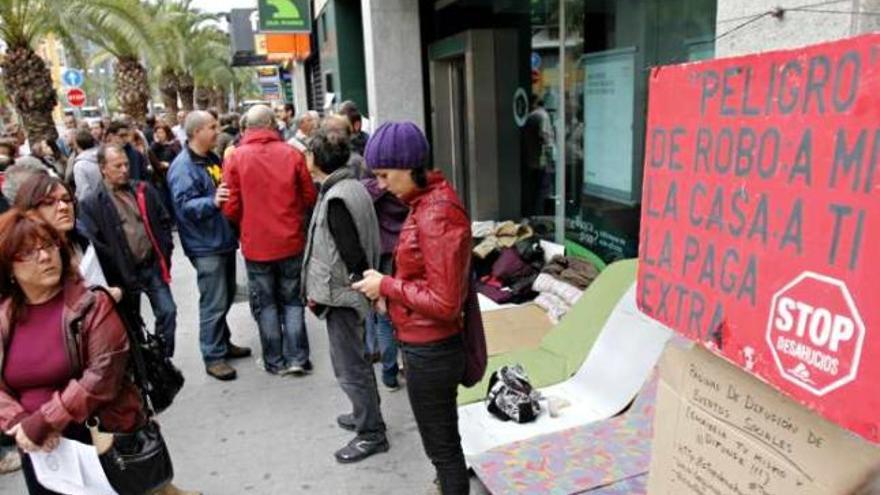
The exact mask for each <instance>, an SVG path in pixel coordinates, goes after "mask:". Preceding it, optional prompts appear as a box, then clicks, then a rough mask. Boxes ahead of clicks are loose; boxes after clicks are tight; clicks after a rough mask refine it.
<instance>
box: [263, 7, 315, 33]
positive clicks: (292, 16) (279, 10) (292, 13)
mask: <svg viewBox="0 0 880 495" xmlns="http://www.w3.org/2000/svg"><path fill="white" fill-rule="evenodd" d="M310 3H311V2H310V1H309V0H259V5H260V30H261V31H266V32H271V33H308V32H310V31H311V30H312V11H311V6H310Z"/></svg>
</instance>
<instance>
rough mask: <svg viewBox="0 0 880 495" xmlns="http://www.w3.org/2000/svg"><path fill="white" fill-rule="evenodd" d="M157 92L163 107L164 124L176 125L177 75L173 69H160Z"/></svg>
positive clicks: (177, 108)
mask: <svg viewBox="0 0 880 495" xmlns="http://www.w3.org/2000/svg"><path fill="white" fill-rule="evenodd" d="M159 92H160V93H162V104H164V105H165V113H166V117H165V120H166V121H167V122H166V123H167V124H168V125H170V126H174V125H176V124H177V112H178V110H179V107H178V106H177V73H176V72H174V69H169V68H167V67H166V68H165V69H162V74H160V75H159Z"/></svg>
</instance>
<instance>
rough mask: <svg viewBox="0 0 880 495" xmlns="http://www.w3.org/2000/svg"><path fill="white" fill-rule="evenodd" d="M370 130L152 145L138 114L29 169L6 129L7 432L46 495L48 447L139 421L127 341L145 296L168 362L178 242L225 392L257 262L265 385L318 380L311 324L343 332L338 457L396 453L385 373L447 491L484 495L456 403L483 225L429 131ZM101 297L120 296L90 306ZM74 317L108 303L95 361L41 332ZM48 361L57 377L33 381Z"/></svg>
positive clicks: (214, 372) (207, 118) (259, 124)
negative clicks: (236, 308)
mask: <svg viewBox="0 0 880 495" xmlns="http://www.w3.org/2000/svg"><path fill="white" fill-rule="evenodd" d="M364 124H365V119H364V118H363V117H362V115H361V114H360V112H359V111H358V109H357V107H356V105H354V104H353V103H351V102H346V103H344V104H343V105H342V106H341V108H340V111H339V113H338V114H334V115H329V116H326V117H324V118H323V119H322V118H321V116H320V115H319V114H317V113H316V112H313V111H309V112H303V113H302V114H300V115H296V114H295V110H294V108H293V106H292V105H285V106H279V107H277V108H275V109H270V108H269V107H266V106H261V105H258V106H254V107H252V108H250V109H249V110H248V111H247V112H246V114H245V115H243V116H239V115H236V114H227V115H222V116H218V115H217V114H216V113H212V112H209V111H193V112H188V113H184V112H181V113H180V114H178V115H176V116H163V117H159V118H151V119H150V120H148V122H147V125H146V126H145V127H142V126H138V125H136V124H135V123H134V122H132V121H131V119H128V118H126V117H125V116H122V117H120V118H116V119H113V120H110V121H98V122H95V123H92V124H91V125H80V124H79V123H78V122H76V119H74V118H73V117H72V116H68V117H65V122H64V125H65V130H66V131H67V132H66V133H64V135H63V136H62V138H61V139H59V142H58V143H51V144H52V145H54V146H52V145H49V144H47V143H38V145H37V146H35V147H34V148H35V149H36V152H30V153H28V152H27V151H26V149H25V148H24V147H23V145H25V144H26V143H25V142H24V141H22V139H21V133H20V128H13V129H8V130H7V131H8V132H7V136H8V137H5V138H2V139H0V167H2V172H3V173H2V174H0V182H2V189H3V198H4V199H3V201H2V203H0V208H2V209H4V210H5V209H10V211H9V212H7V213H5V214H4V215H3V216H2V217H0V223H2V225H3V227H2V229H0V270H2V273H0V339H2V344H3V346H4V347H3V349H5V350H6V351H5V352H3V353H0V366H3V367H2V370H3V372H2V374H0V427H2V429H3V431H5V432H8V434H9V435H11V436H12V439H13V441H14V443H15V444H17V446H18V447H19V449H20V451H21V452H23V453H25V455H24V457H23V460H24V466H25V469H26V479H27V485H28V490H29V491H30V493H49V492H47V491H45V489H44V488H42V487H41V486H40V484H39V481H38V480H37V479H36V478H35V477H34V475H33V469H32V468H31V467H30V465H29V462H28V460H27V459H28V456H27V453H29V452H35V451H37V450H51V449H52V448H54V446H55V445H56V444H57V442H58V439H59V438H61V437H66V438H75V439H80V440H83V441H86V440H88V439H87V438H84V437H86V436H87V433H88V431H87V429H86V428H85V424H86V420H87V419H89V418H91V417H93V416H94V415H98V416H100V417H101V419H103V420H105V421H103V422H102V424H103V426H105V427H107V428H109V429H110V430H111V431H130V430H132V429H134V428H137V427H139V425H142V424H143V418H141V417H140V416H139V415H140V414H141V413H142V412H143V411H144V409H143V404H141V403H140V395H138V394H137V393H136V392H134V391H132V388H133V387H135V384H134V383H130V382H129V381H128V378H127V375H126V374H125V368H126V364H125V363H126V362H127V360H128V358H127V353H128V350H129V342H128V340H127V337H126V332H125V331H124V329H126V328H128V329H132V328H134V329H141V328H142V325H143V323H142V319H141V311H142V308H141V304H140V301H141V299H142V295H146V296H147V299H148V300H149V303H150V306H151V309H152V313H153V315H154V317H155V318H154V321H155V327H154V328H153V329H152V331H153V332H155V335H157V336H158V337H159V339H160V341H161V343H162V346H163V349H164V352H165V355H166V356H167V357H168V358H173V356H174V351H175V346H176V344H177V342H176V327H177V322H176V320H177V307H176V304H175V301H174V297H173V296H172V292H171V288H170V284H171V262H172V256H171V255H172V251H173V249H174V242H173V235H174V231H175V230H176V232H177V235H178V236H179V239H180V244H181V246H182V248H183V251H184V254H185V255H186V257H187V258H188V260H189V262H190V263H191V264H192V266H193V267H194V269H195V271H196V273H197V288H198V293H199V305H198V307H199V348H200V351H201V354H202V359H203V361H204V366H205V371H206V373H207V374H208V375H210V376H212V377H214V378H216V379H219V380H234V379H235V378H236V370H235V368H233V367H232V365H231V363H230V361H231V360H234V359H237V358H243V357H247V356H250V355H251V350H250V349H249V348H246V347H242V346H238V345H236V344H234V343H233V342H232V341H231V340H230V336H231V332H230V328H229V324H228V323H227V319H226V318H227V314H228V312H229V310H230V307H231V306H232V303H233V299H234V297H235V293H236V256H237V253H238V250H239V248H240V249H241V255H242V256H243V258H244V262H245V266H246V270H247V280H248V292H249V304H250V309H251V313H252V315H253V319H254V321H255V326H256V329H257V332H258V334H259V339H260V344H261V353H260V355H259V358H258V359H257V362H258V364H259V366H260V367H261V368H262V369H263V370H264V371H265V372H266V373H267V374H269V375H273V376H287V375H292V376H298V377H307V376H308V375H309V373H310V372H311V371H312V369H313V364H312V359H313V356H311V355H310V347H309V336H308V328H307V324H306V321H307V318H306V311H309V312H311V313H313V314H314V315H315V316H316V317H317V318H319V319H320V320H323V321H324V322H325V323H326V328H327V335H328V339H329V342H330V355H329V361H330V364H331V366H332V369H333V372H334V374H335V376H336V378H337V380H338V383H339V387H340V389H341V390H342V392H343V393H344V394H345V396H346V397H347V398H348V399H349V402H350V405H351V409H350V410H349V411H343V412H342V414H340V415H339V416H338V418H337V423H338V425H339V426H340V427H341V428H344V429H346V430H350V431H352V432H353V433H354V435H355V436H354V438H353V439H352V440H351V441H350V442H348V443H347V444H346V445H343V446H342V447H341V448H340V449H339V450H338V451H336V453H335V457H336V459H337V460H338V461H339V462H340V463H352V462H357V461H360V460H362V459H364V458H366V457H369V456H371V455H374V454H377V453H380V452H385V451H387V450H389V449H390V448H391V445H390V443H389V441H388V437H387V435H386V425H385V421H384V419H383V416H382V411H381V406H380V399H379V390H378V387H379V381H378V380H377V379H376V375H375V373H374V370H373V364H374V363H376V362H378V363H381V373H380V381H381V384H382V385H383V386H384V387H387V388H388V389H389V390H397V389H398V388H400V387H401V386H402V385H403V384H405V385H406V388H407V392H408V396H409V400H410V403H411V404H412V408H413V413H414V416H415V419H416V423H417V425H418V428H419V432H420V434H421V438H422V442H423V444H424V447H425V451H426V453H427V455H428V457H429V458H430V460H431V462H432V463H433V464H434V466H435V468H436V472H437V485H438V487H439V490H440V491H441V492H442V493H444V494H459V493H467V492H468V475H467V471H466V468H465V465H464V457H463V454H462V450H461V446H460V438H459V433H458V423H457V416H456V414H457V412H456V408H455V401H456V393H457V386H458V383H459V381H460V379H461V377H462V374H463V372H464V352H463V349H462V338H461V332H462V326H463V321H462V309H463V304H464V301H465V298H466V295H467V291H468V281H469V273H470V266H469V259H470V258H469V256H468V253H469V251H470V244H471V238H470V229H469V220H468V218H467V214H466V212H465V210H464V208H463V207H462V205H461V202H460V201H459V199H458V198H457V197H456V195H455V192H454V191H453V190H452V188H451V187H450V185H449V184H448V183H447V182H446V181H445V180H444V178H443V177H442V176H441V175H440V174H439V173H438V172H433V171H430V170H429V169H428V162H429V158H428V157H429V150H428V144H427V141H426V139H425V136H424V134H423V133H422V131H421V130H420V129H419V128H418V127H416V126H415V125H413V124H410V123H405V122H401V123H395V122H389V123H386V124H384V125H382V126H381V127H379V128H378V129H376V130H375V133H374V134H373V135H372V136H370V135H369V134H367V132H366V131H365V126H364ZM97 286H100V287H104V288H106V289H107V292H100V291H98V292H96V291H94V290H92V291H90V290H87V289H88V288H89V287H97ZM114 300H115V301H114ZM79 301H91V302H92V304H91V305H90V306H89V308H90V309H88V310H87V311H89V312H90V313H89V314H87V315H85V316H84V317H85V319H86V322H87V327H83V329H82V330H81V331H83V332H84V333H83V336H84V337H86V341H85V342H83V343H81V344H80V345H81V346H83V347H82V348H78V349H72V352H74V355H76V353H77V352H80V353H82V354H83V356H84V357H85V362H79V361H76V360H75V361H74V362H71V361H70V358H69V356H71V354H70V353H65V352H64V351H65V348H64V346H65V345H69V344H70V342H69V341H67V340H58V339H57V336H58V335H61V334H62V333H60V332H57V331H55V333H54V334H52V330H51V327H44V326H41V325H43V324H45V323H46V322H55V323H53V324H54V325H62V322H65V323H63V324H64V325H67V324H69V322H70V321H71V320H70V315H68V312H69V311H71V310H72V308H79V307H80V306H82V305H81V304H79ZM114 308H115V309H114ZM117 315H118V316H117ZM56 318H57V320H56ZM37 326H39V327H40V328H39V331H34V330H33V328H32V327H34V328H35V327H37ZM67 331H70V330H67ZM41 332H42V333H41ZM47 332H48V333H47ZM44 334H45V335H44ZM50 334H51V335H55V336H56V337H51V338H50V337H49V336H50ZM41 338H43V339H48V340H46V342H45V343H40V341H39V340H38V339H41ZM53 339H54V340H53ZM52 342H55V344H52ZM56 344H57V347H52V346H54V345H56ZM35 346H36V347H35ZM38 349H39V350H38ZM84 349H88V351H87V352H86V351H85V350H84ZM399 350H400V351H402V352H399ZM40 352H42V353H46V358H47V361H46V362H48V363H49V364H51V366H48V367H45V370H44V371H41V372H40V376H29V375H30V374H31V373H32V371H28V368H27V366H28V363H33V360H34V359H36V358H37V355H38V353H40ZM399 354H400V355H399ZM401 364H403V366H401ZM401 368H403V373H404V377H403V378H405V381H402V379H401V376H400V373H401ZM73 384H76V385H73ZM59 394H60V395H59ZM68 394H70V395H69V397H68ZM68 399H69V400H68ZM59 400H60V401H61V402H60V403H59V402H58V401H59ZM77 401H79V402H77ZM0 467H2V463H0ZM167 490H168V491H166V492H162V493H184V492H180V491H179V490H177V489H176V488H174V486H173V485H169V487H168V488H167Z"/></svg>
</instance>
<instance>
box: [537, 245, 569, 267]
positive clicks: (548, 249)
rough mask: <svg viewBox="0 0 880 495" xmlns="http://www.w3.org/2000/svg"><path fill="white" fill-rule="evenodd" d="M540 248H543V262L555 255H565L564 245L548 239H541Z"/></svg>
mask: <svg viewBox="0 0 880 495" xmlns="http://www.w3.org/2000/svg"><path fill="white" fill-rule="evenodd" d="M541 248H542V249H543V250H544V263H550V260H552V259H553V257H555V256H565V246H563V245H562V244H556V243H555V242H550V241H543V240H542V241H541Z"/></svg>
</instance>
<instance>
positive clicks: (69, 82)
mask: <svg viewBox="0 0 880 495" xmlns="http://www.w3.org/2000/svg"><path fill="white" fill-rule="evenodd" d="M84 79H85V78H84V77H83V73H82V71H81V70H77V69H67V70H65V71H64V74H62V75H61V80H62V81H64V85H65V86H69V87H71V88H78V87H80V86H82V84H83V81H84Z"/></svg>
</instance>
